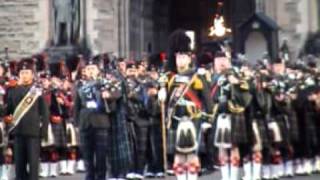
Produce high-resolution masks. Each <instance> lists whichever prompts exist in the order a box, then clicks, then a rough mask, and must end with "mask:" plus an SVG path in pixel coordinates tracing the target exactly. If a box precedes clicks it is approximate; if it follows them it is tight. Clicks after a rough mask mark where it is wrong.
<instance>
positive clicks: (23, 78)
mask: <svg viewBox="0 0 320 180" xmlns="http://www.w3.org/2000/svg"><path fill="white" fill-rule="evenodd" d="M18 71H19V85H18V86H17V87H15V88H12V89H10V90H9V92H8V96H7V100H6V102H7V112H6V115H7V117H6V119H7V122H10V121H11V122H10V123H9V124H8V125H9V130H8V132H9V133H12V134H13V136H14V159H15V167H16V179H17V180H25V179H29V180H36V179H38V178H39V177H38V175H39V173H38V171H39V162H38V161H39V158H40V137H42V136H44V134H45V132H46V131H47V126H48V109H47V106H46V104H45V102H44V99H43V97H42V94H41V89H39V87H37V85H36V84H35V82H34V80H33V78H34V77H35V74H34V65H33V60H32V59H23V60H21V61H20V62H19V65H18ZM27 167H29V168H27Z"/></svg>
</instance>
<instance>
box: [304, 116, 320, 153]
mask: <svg viewBox="0 0 320 180" xmlns="http://www.w3.org/2000/svg"><path fill="white" fill-rule="evenodd" d="M315 115H316V114H315V113H314V112H306V114H305V118H304V121H305V132H304V139H303V142H304V143H305V147H306V148H311V149H313V148H316V147H317V146H318V145H319V142H318V138H317V129H316V120H317V117H316V116H315Z"/></svg>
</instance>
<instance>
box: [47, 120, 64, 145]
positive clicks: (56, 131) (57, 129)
mask: <svg viewBox="0 0 320 180" xmlns="http://www.w3.org/2000/svg"><path fill="white" fill-rule="evenodd" d="M51 127H52V132H53V136H54V146H55V147H66V146H67V133H66V129H65V127H64V123H59V124H56V123H51Z"/></svg>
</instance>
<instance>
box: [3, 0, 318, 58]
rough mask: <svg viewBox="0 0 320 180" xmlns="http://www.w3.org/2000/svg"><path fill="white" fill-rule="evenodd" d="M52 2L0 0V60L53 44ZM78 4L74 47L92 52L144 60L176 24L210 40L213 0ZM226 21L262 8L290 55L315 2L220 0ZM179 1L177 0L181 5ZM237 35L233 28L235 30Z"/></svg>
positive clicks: (233, 22)
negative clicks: (77, 27) (6, 55)
mask: <svg viewBox="0 0 320 180" xmlns="http://www.w3.org/2000/svg"><path fill="white" fill-rule="evenodd" d="M53 1H55V0H0V42H1V43H0V58H2V57H3V56H4V51H3V50H4V48H5V47H8V48H9V55H10V57H11V58H19V57H25V56H28V55H31V54H34V53H39V52H42V51H44V50H47V49H48V48H50V47H52V46H53V45H52V41H53V33H54V32H53V28H52V25H53V23H54V22H53V18H52V16H53V13H52V9H53V7H52V4H53ZM72 1H77V2H79V3H80V12H81V13H80V14H81V16H80V19H81V21H80V33H79V38H78V39H77V42H76V44H75V45H74V46H80V47H85V48H88V49H89V50H90V51H91V53H92V54H99V53H105V52H107V53H113V54H115V55H117V56H122V57H128V58H138V59H139V58H143V57H144V55H146V54H149V53H157V52H161V51H165V50H166V44H167V38H168V35H169V34H170V32H172V31H173V30H174V29H176V28H177V27H181V28H185V29H188V30H193V31H195V33H196V45H197V46H201V43H203V42H205V41H210V39H208V36H207V34H208V29H209V27H210V26H211V25H212V18H213V15H214V13H216V10H215V8H216V7H215V6H216V4H217V2H218V0H206V1H197V0H72ZM224 3H225V8H224V15H225V16H226V21H227V25H228V26H229V27H231V28H233V30H234V31H235V27H237V26H238V25H240V24H241V23H243V22H245V21H246V19H247V18H248V17H250V16H251V14H252V13H254V12H255V10H257V9H258V10H259V11H263V12H265V14H267V15H268V16H269V17H271V18H272V19H273V20H275V21H276V22H277V23H278V25H279V26H280V27H281V29H280V32H279V41H280V42H279V44H280V45H281V44H282V41H283V40H284V39H286V40H288V43H289V46H290V50H291V52H292V54H293V56H294V57H296V56H297V54H298V53H297V52H299V51H300V49H301V47H302V45H303V42H304V40H305V38H306V36H307V34H308V33H309V32H314V31H317V30H318V29H319V4H320V3H319V0H241V1H239V0H224ZM180 4H182V5H181V6H180ZM234 34H236V32H234Z"/></svg>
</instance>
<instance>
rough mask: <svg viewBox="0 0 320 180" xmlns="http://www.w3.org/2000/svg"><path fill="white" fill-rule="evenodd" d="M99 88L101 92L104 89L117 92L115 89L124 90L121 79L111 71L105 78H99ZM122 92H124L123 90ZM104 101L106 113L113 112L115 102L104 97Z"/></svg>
mask: <svg viewBox="0 0 320 180" xmlns="http://www.w3.org/2000/svg"><path fill="white" fill-rule="evenodd" d="M99 82H100V83H99V84H100V85H99V87H100V88H99V90H100V91H101V92H103V91H107V92H110V93H111V92H115V91H119V92H121V91H122V87H121V86H122V84H121V81H120V80H119V79H117V78H116V77H115V76H114V75H113V74H111V73H106V76H105V77H104V78H100V79H99ZM121 93H122V92H121ZM103 101H104V107H105V111H106V113H108V114H109V113H111V112H112V109H114V107H112V106H114V103H111V104H110V102H108V100H107V99H103Z"/></svg>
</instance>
